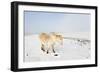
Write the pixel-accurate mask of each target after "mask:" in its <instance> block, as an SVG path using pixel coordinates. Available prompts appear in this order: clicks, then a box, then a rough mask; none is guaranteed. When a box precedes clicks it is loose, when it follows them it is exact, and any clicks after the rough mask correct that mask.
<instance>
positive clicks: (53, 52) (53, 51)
mask: <svg viewBox="0 0 100 73" xmlns="http://www.w3.org/2000/svg"><path fill="white" fill-rule="evenodd" d="M54 49H55V48H54V45H52V52H53V53H55V50H54Z"/></svg>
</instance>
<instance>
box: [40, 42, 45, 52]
mask: <svg viewBox="0 0 100 73" xmlns="http://www.w3.org/2000/svg"><path fill="white" fill-rule="evenodd" d="M41 50H42V51H43V52H45V49H44V45H43V44H42V45H41Z"/></svg>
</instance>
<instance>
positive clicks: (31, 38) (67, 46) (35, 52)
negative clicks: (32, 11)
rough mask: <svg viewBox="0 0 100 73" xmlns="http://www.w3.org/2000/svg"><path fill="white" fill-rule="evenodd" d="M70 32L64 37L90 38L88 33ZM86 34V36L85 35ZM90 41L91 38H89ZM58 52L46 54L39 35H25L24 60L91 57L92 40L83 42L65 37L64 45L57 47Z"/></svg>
mask: <svg viewBox="0 0 100 73" xmlns="http://www.w3.org/2000/svg"><path fill="white" fill-rule="evenodd" d="M75 35H76V34H70V35H68V34H67V36H66V34H63V36H64V37H71V38H79V39H83V38H84V39H85V40H89V38H88V37H89V36H88V35H86V34H81V35H76V36H75ZM83 36H84V37H83ZM89 41H90V40H89ZM55 51H56V54H58V56H54V53H50V54H46V53H45V52H43V51H42V50H41V43H40V40H39V38H38V35H36V34H35V35H34V34H33V35H25V43H24V62H35V61H56V60H78V59H90V58H91V57H90V42H86V43H85V44H83V43H82V42H78V41H77V39H64V40H63V46H58V47H56V48H55Z"/></svg>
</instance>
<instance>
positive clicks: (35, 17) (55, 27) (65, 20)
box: [24, 11, 91, 33]
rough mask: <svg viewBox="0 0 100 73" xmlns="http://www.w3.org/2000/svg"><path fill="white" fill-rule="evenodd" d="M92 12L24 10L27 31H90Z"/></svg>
mask: <svg viewBox="0 0 100 73" xmlns="http://www.w3.org/2000/svg"><path fill="white" fill-rule="evenodd" d="M90 16H91V15H90V14H78V13H77V14H75V13H56V12H34V11H33V12H32V11H24V24H25V33H40V32H90Z"/></svg>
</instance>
